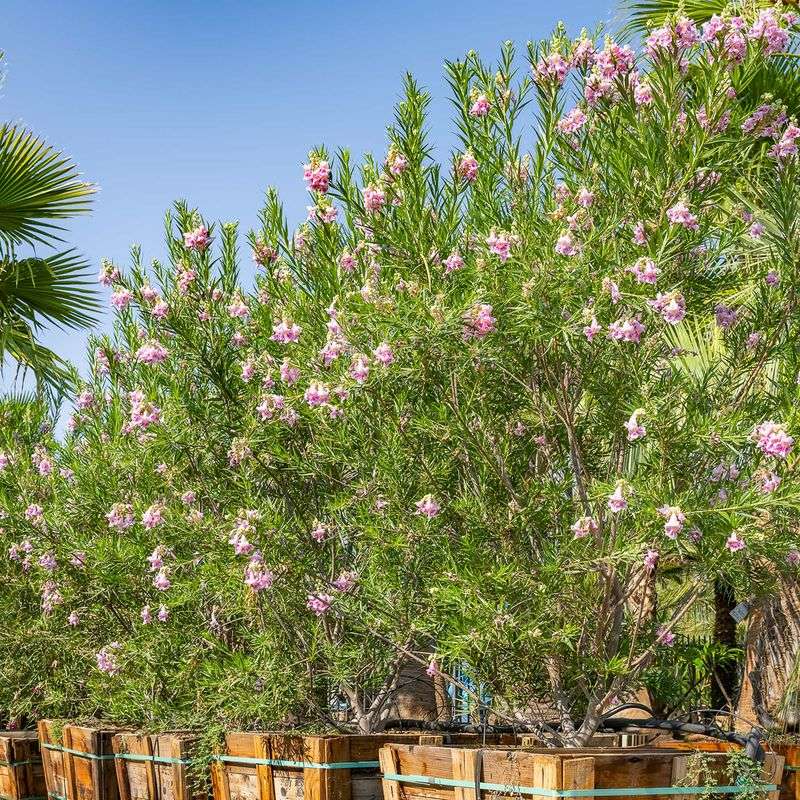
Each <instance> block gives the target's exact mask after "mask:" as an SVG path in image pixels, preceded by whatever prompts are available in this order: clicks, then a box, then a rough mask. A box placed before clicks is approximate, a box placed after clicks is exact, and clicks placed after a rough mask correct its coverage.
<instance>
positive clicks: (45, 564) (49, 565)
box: [39, 552, 58, 572]
mask: <svg viewBox="0 0 800 800" xmlns="http://www.w3.org/2000/svg"><path fill="white" fill-rule="evenodd" d="M39 566H40V567H41V568H42V569H45V570H47V571H48V572H54V571H55V569H56V567H57V566H58V562H57V561H56V557H55V555H53V553H51V552H47V553H43V554H42V555H41V556H39Z"/></svg>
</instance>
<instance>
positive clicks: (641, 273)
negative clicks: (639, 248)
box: [626, 257, 661, 285]
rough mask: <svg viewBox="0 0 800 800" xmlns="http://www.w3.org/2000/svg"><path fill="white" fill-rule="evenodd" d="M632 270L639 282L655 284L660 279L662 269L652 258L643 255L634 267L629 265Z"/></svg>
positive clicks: (629, 270)
mask: <svg viewBox="0 0 800 800" xmlns="http://www.w3.org/2000/svg"><path fill="white" fill-rule="evenodd" d="M626 271H627V272H630V273H631V274H632V275H633V276H634V277H635V278H636V280H637V281H638V282H639V283H649V284H651V285H652V284H654V283H655V282H656V281H657V280H658V276H659V274H660V273H661V270H659V268H658V267H657V266H656V262H655V261H653V259H652V258H646V257H642V258H640V259H638V260H637V261H636V263H635V264H634V265H633V266H632V267H628V268H627V270H626Z"/></svg>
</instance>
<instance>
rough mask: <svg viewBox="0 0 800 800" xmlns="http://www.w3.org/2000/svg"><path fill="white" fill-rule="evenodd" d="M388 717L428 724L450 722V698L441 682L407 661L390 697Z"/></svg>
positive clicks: (412, 662)
mask: <svg viewBox="0 0 800 800" xmlns="http://www.w3.org/2000/svg"><path fill="white" fill-rule="evenodd" d="M391 705H392V706H393V708H392V713H391V716H397V717H399V718H400V719H422V720H425V721H427V722H435V721H437V720H443V719H450V698H449V696H448V694H447V685H446V682H445V680H444V679H443V678H438V677H437V678H432V677H431V676H430V675H428V674H427V672H426V668H425V667H424V666H423V665H422V664H420V663H418V662H417V661H411V660H409V661H407V662H406V663H405V664H403V667H402V668H401V670H400V675H399V677H398V680H397V688H396V689H395V691H394V693H393V696H392V703H391Z"/></svg>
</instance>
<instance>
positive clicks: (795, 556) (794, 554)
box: [786, 547, 800, 567]
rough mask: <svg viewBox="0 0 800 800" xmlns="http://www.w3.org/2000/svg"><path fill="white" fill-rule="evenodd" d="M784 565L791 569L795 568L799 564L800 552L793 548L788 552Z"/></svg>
mask: <svg viewBox="0 0 800 800" xmlns="http://www.w3.org/2000/svg"><path fill="white" fill-rule="evenodd" d="M786 563H787V564H789V566H791V567H796V566H797V565H798V564H800V550H798V549H797V548H794V547H793V548H792V549H791V550H789V552H788V553H787V554H786Z"/></svg>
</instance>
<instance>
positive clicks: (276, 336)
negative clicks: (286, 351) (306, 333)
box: [269, 319, 303, 344]
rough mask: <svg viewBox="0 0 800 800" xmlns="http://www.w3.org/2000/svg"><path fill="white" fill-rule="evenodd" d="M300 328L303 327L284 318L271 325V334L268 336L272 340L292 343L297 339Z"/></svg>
mask: <svg viewBox="0 0 800 800" xmlns="http://www.w3.org/2000/svg"><path fill="white" fill-rule="evenodd" d="M302 330H303V329H302V328H301V327H300V326H299V325H297V324H295V323H293V322H291V321H290V320H285V319H284V320H281V321H280V322H279V323H278V324H277V325H274V326H273V328H272V336H270V337H269V338H270V339H272V341H273V342H280V343H281V344H292V343H294V342H297V341H299V339H300V334H301V333H302Z"/></svg>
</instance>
